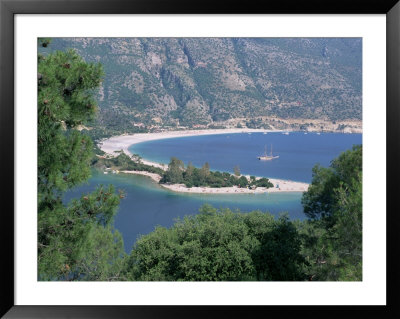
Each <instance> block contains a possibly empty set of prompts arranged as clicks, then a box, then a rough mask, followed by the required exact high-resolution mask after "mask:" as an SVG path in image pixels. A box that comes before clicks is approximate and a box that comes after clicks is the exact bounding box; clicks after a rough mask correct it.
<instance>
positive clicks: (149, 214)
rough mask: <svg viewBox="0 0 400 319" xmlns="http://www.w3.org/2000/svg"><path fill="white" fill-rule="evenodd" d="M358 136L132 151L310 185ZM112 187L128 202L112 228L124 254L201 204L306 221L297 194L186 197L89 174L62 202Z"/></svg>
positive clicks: (204, 139)
mask: <svg viewBox="0 0 400 319" xmlns="http://www.w3.org/2000/svg"><path fill="white" fill-rule="evenodd" d="M361 142H362V135H361V134H331V133H329V134H328V133H321V134H320V135H317V134H311V133H308V134H304V133H290V134H289V135H283V134H282V133H268V134H262V133H252V134H247V133H246V134H226V135H209V136H195V137H183V138H173V139H165V140H158V141H150V142H145V143H141V144H136V145H133V146H132V147H131V148H130V151H132V152H134V153H138V154H140V155H141V156H142V157H143V158H145V159H148V160H153V161H157V162H163V163H168V162H169V160H170V157H171V156H176V157H178V158H180V159H182V160H183V161H184V162H185V164H187V163H188V162H189V161H191V162H192V163H193V165H195V166H198V167H200V166H201V165H203V164H204V162H206V161H207V162H208V163H209V164H210V167H211V169H213V170H220V171H230V172H233V167H234V166H236V165H239V167H240V170H241V172H242V174H252V175H257V176H267V177H275V178H282V179H290V180H295V181H304V182H310V181H311V169H312V167H313V166H314V165H315V164H316V163H320V164H321V165H323V166H328V165H329V164H330V161H331V160H332V159H333V158H335V157H337V156H338V155H339V154H340V152H342V151H344V150H347V149H350V148H351V147H352V145H353V144H361ZM271 144H272V146H273V154H274V155H279V159H276V160H273V161H267V162H264V161H259V160H258V159H257V156H259V155H262V154H263V153H264V148H265V145H267V147H268V153H269V150H270V145H271ZM101 184H103V185H107V184H113V185H114V186H115V187H116V189H123V190H124V191H125V192H126V195H127V196H126V197H125V198H124V199H123V200H121V204H120V208H119V212H118V214H117V215H116V217H115V228H116V229H118V230H119V231H120V232H121V233H122V235H123V238H124V243H125V250H126V251H127V252H130V250H131V249H132V246H133V244H134V243H135V241H136V239H137V237H138V236H140V235H145V234H148V233H149V232H151V231H153V230H154V227H155V226H157V225H161V226H165V227H169V226H171V225H172V224H173V223H174V221H175V219H176V218H182V217H183V216H184V215H193V214H196V213H197V212H198V210H199V208H200V207H201V205H203V204H204V203H208V204H211V205H213V206H214V207H217V208H225V207H228V208H230V209H232V210H235V209H240V210H241V211H243V212H248V211H252V210H261V211H263V212H266V211H268V212H270V213H272V214H275V215H278V214H279V213H280V212H288V213H289V216H290V218H292V219H304V218H305V216H304V214H303V209H302V206H301V202H300V200H301V193H281V194H268V195H267V194H257V195H253V194H232V195H227V194H223V195H217V194H184V193H174V192H172V191H169V190H165V189H163V188H161V187H160V186H158V185H157V184H156V183H155V182H153V181H152V180H150V179H149V178H147V177H144V176H134V175H133V176H132V175H123V174H119V175H104V174H102V173H98V172H93V176H92V177H91V178H90V180H89V181H88V183H87V184H83V185H81V186H78V187H76V188H74V189H73V190H71V191H69V192H68V193H67V194H66V195H65V198H64V200H65V201H66V202H67V201H69V200H70V199H71V198H75V197H79V196H81V195H82V194H85V193H88V192H91V191H92V190H94V189H95V187H96V186H98V185H101Z"/></svg>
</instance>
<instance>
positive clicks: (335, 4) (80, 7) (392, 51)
mask: <svg viewBox="0 0 400 319" xmlns="http://www.w3.org/2000/svg"><path fill="white" fill-rule="evenodd" d="M59 13H62V14H121V13H124V14H148V13H152V14H172V13H174V14H183V13H185V14H232V13H246V14H281V13H284V14H304V13H307V14H385V15H386V19H387V29H386V41H387V42H386V43H387V44H386V45H387V47H386V49H387V105H386V111H387V118H386V125H387V131H386V138H387V139H386V146H387V154H386V158H387V162H386V164H387V167H386V168H387V174H386V175H387V193H386V200H387V202H386V207H387V211H386V218H387V238H386V240H387V277H386V278H384V277H383V278H382V280H386V282H387V305H386V306H230V307H228V306H21V305H15V303H14V295H15V290H14V266H15V265H14V200H15V197H14V186H15V182H14V174H15V171H14V170H15V165H14V160H15V157H14V152H13V151H12V150H14V120H15V118H14V15H15V14H59ZM399 17H400V3H399V2H398V0H386V1H383V0H324V1H322V0H320V1H317V0H297V1H296V0H290V1H288V0H286V1H276V0H275V1H272V0H270V1H264V2H262V3H257V2H255V1H252V0H248V1H245V2H242V3H232V2H222V1H219V2H217V1H215V0H214V1H209V0H203V1H200V2H190V1H185V0H166V1H163V0H137V1H129V0H83V1H76V0H52V1H49V0H47V1H45V0H0V21H1V27H0V28H1V29H0V32H1V35H0V43H1V46H0V47H1V49H0V63H1V64H0V132H1V139H0V149H1V150H7V152H3V153H2V155H1V156H0V167H1V168H2V169H1V170H0V176H1V179H0V180H1V181H2V184H3V186H5V185H6V186H7V187H3V190H2V192H1V207H2V208H1V209H0V211H1V215H0V216H1V225H2V231H1V232H0V234H1V243H2V249H1V263H0V266H1V268H0V269H1V279H0V280H1V284H0V287H1V288H0V289H1V298H0V300H1V301H0V302H1V308H0V315H2V316H4V318H165V317H174V318H176V317H182V318H205V317H210V316H211V317H218V318H225V317H232V316H234V317H236V316H238V317H242V318H246V317H248V316H250V315H253V316H254V315H256V313H257V314H261V315H262V316H270V317H273V318H274V317H283V316H286V315H288V316H294V317H296V318H303V317H308V318H309V317H314V316H315V317H322V316H323V317H324V318H331V317H332V318H333V317H334V318H338V317H340V318H347V317H352V318H354V317H358V316H360V317H361V316H372V317H373V318H395V317H397V318H399V317H400V310H399V309H400V308H399V301H400V300H399V299H400V298H399V297H398V296H399V294H398V293H397V288H398V287H399V276H398V275H399V273H398V271H397V269H398V266H396V260H397V257H398V255H399V251H398V247H396V246H397V243H399V242H400V241H399V233H400V232H399V231H398V228H399V226H400V225H399V217H398V215H397V214H396V212H397V209H396V208H397V207H396V202H395V196H396V194H395V193H396V192H397V188H396V184H395V181H396V179H398V178H399V173H398V169H397V166H398V163H399V161H400V158H399V149H400V147H399V146H400V145H399V142H398V137H399V136H400V125H399V124H400V122H399V119H400V112H399V110H400V81H399V78H400V75H399V70H400V65H399V57H400V52H399V48H400V22H399V21H400V20H399ZM11 168H12V169H11ZM389 172H390V174H389ZM376 213H377V215H379V214H382V213H383V212H376ZM378 217H379V216H378ZM238 293H240V292H238Z"/></svg>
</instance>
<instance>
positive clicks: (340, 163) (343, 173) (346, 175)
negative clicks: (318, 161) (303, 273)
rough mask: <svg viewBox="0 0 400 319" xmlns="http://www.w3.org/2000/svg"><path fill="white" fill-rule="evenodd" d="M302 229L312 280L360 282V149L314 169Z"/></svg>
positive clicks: (305, 198) (306, 199) (305, 203)
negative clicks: (308, 218)
mask: <svg viewBox="0 0 400 319" xmlns="http://www.w3.org/2000/svg"><path fill="white" fill-rule="evenodd" d="M303 203H304V205H305V206H304V211H305V212H306V214H308V215H309V216H310V217H312V218H313V219H312V220H310V221H308V222H306V223H305V224H304V225H303V226H302V231H301V232H302V234H304V236H305V241H304V243H305V244H304V255H305V256H306V258H307V260H309V261H310V265H311V268H310V270H309V273H310V278H313V279H314V280H344V281H353V280H357V281H360V280H362V147H361V146H354V147H353V149H352V150H351V151H346V152H344V153H342V154H341V155H340V156H339V157H338V158H337V159H335V160H333V161H332V163H331V167H330V168H329V169H325V168H320V167H318V169H315V171H314V176H313V181H312V184H311V186H310V188H309V191H308V192H307V193H305V194H304V197H303Z"/></svg>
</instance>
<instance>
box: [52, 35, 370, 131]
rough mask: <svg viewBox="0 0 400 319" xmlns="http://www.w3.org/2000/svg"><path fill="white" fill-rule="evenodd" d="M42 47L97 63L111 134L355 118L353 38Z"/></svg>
mask: <svg viewBox="0 0 400 319" xmlns="http://www.w3.org/2000/svg"><path fill="white" fill-rule="evenodd" d="M51 47H52V50H56V49H62V50H64V49H66V48H75V49H76V50H77V51H78V53H79V54H80V55H82V56H83V57H84V58H85V60H86V61H88V62H100V63H102V64H103V65H104V70H105V73H106V76H105V78H104V81H103V85H102V87H101V89H100V91H99V95H98V99H99V106H100V112H99V122H100V124H102V125H103V126H104V127H107V128H108V129H110V130H114V131H130V130H131V128H141V127H151V126H153V127H154V126H156V127H168V126H170V127H171V126H172V127H177V126H185V127H199V126H202V125H210V124H211V125H214V126H218V125H219V123H226V122H227V121H232V119H244V122H242V123H244V125H246V123H247V122H248V121H249V120H251V119H265V118H267V119H268V118H269V117H275V118H280V119H318V120H324V121H331V122H336V121H346V120H347V121H349V120H350V121H351V120H356V121H360V120H361V117H362V92H361V89H362V40H361V39H360V38H58V39H53V40H52V44H51ZM246 121H247V122H246ZM253 122H254V120H253ZM255 123H256V124H257V123H261V124H260V125H264V126H268V124H267V123H266V122H263V121H262V120H261V122H257V121H256V122H255ZM256 126H257V125H256Z"/></svg>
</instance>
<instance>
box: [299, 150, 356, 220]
mask: <svg viewBox="0 0 400 319" xmlns="http://www.w3.org/2000/svg"><path fill="white" fill-rule="evenodd" d="M361 171H362V146H361V145H357V146H354V147H353V149H352V150H351V151H346V152H343V153H342V154H341V155H340V156H339V157H338V158H337V159H335V160H333V161H332V163H331V166H330V167H329V168H324V167H321V166H319V165H316V166H314V168H313V179H312V183H311V185H310V187H309V189H308V192H306V193H304V195H303V198H302V204H303V206H304V213H305V214H306V215H307V216H308V217H310V218H314V219H316V218H318V217H327V218H329V217H332V215H333V213H334V211H335V210H337V207H336V205H337V203H338V200H337V195H336V191H337V190H338V189H339V188H340V187H341V186H344V187H346V186H351V185H353V181H354V180H357V179H358V175H359V174H360V173H361Z"/></svg>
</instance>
